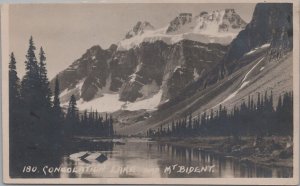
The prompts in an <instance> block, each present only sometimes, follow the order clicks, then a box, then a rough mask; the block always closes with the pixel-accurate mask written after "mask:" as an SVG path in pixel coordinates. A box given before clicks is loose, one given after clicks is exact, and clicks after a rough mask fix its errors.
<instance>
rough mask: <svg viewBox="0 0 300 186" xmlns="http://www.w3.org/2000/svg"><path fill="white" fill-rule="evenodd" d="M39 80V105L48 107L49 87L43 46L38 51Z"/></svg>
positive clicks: (49, 100)
mask: <svg viewBox="0 0 300 186" xmlns="http://www.w3.org/2000/svg"><path fill="white" fill-rule="evenodd" d="M39 80H40V93H41V105H43V106H44V107H46V108H48V109H50V107H51V96H52V95H51V89H50V87H49V80H48V77H47V69H46V57H45V52H44V50H43V48H42V47H41V48H40V53H39Z"/></svg>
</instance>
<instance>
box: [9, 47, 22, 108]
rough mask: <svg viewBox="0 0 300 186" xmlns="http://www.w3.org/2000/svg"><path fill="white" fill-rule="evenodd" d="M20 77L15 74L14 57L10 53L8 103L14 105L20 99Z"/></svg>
mask: <svg viewBox="0 0 300 186" xmlns="http://www.w3.org/2000/svg"><path fill="white" fill-rule="evenodd" d="M19 91H20V79H19V77H18V75H17V68H16V59H15V56H14V53H11V55H10V62H9V105H10V107H15V106H17V105H16V104H18V102H19V99H20V92H19Z"/></svg>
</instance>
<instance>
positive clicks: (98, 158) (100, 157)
mask: <svg viewBox="0 0 300 186" xmlns="http://www.w3.org/2000/svg"><path fill="white" fill-rule="evenodd" d="M96 160H97V161H99V162H100V163H103V162H104V161H106V160H107V157H106V156H105V155H104V154H100V156H98V157H97V158H96Z"/></svg>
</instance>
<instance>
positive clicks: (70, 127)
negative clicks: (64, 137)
mask: <svg viewBox="0 0 300 186" xmlns="http://www.w3.org/2000/svg"><path fill="white" fill-rule="evenodd" d="M78 124H79V114H78V108H77V103H76V98H75V96H74V95H72V96H71V98H70V101H69V107H68V111H67V115H66V126H65V133H67V134H69V135H71V136H72V135H74V134H75V132H76V129H77V125H78Z"/></svg>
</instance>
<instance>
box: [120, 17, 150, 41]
mask: <svg viewBox="0 0 300 186" xmlns="http://www.w3.org/2000/svg"><path fill="white" fill-rule="evenodd" d="M147 30H154V26H152V25H151V24H150V23H149V22H147V21H143V22H141V21H139V22H137V23H136V25H135V26H134V27H133V28H132V29H131V30H130V31H129V32H128V33H127V34H126V36H125V39H129V38H132V37H134V36H137V35H142V34H143V33H144V32H145V31H147Z"/></svg>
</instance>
